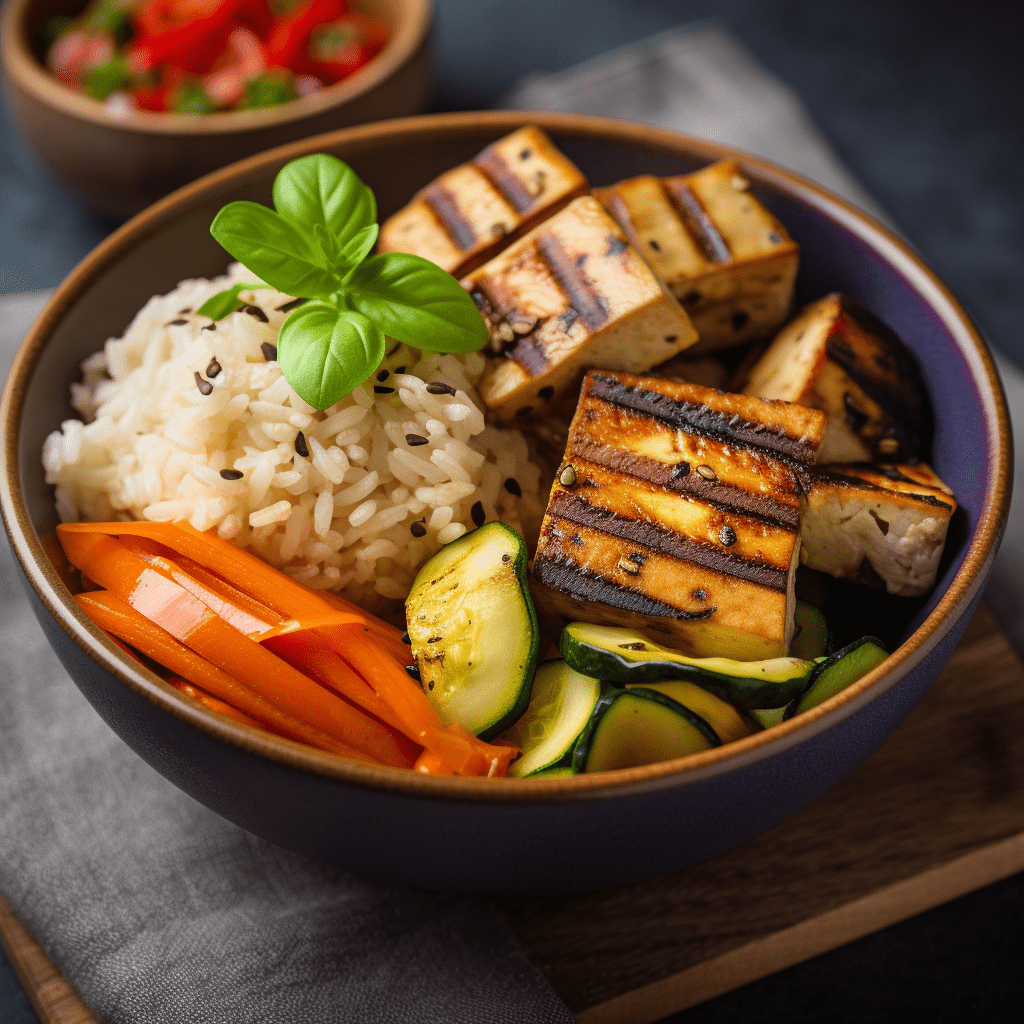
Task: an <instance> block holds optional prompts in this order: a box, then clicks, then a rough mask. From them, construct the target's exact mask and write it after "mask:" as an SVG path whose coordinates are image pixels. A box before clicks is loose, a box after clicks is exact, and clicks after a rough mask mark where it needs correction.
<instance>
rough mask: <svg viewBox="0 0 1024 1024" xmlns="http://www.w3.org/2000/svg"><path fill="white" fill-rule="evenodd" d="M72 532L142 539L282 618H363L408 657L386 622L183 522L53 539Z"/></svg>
mask: <svg viewBox="0 0 1024 1024" xmlns="http://www.w3.org/2000/svg"><path fill="white" fill-rule="evenodd" d="M72 533H105V534H109V535H111V536H119V537H146V538H148V539H149V540H153V541H156V542H157V543H159V544H162V545H163V546H164V547H166V548H169V549H170V550H171V551H173V552H175V553H176V554H178V555H183V556H184V557H185V558H189V559H191V560H192V561H194V562H197V563H199V564H200V565H203V566H205V567H206V568H208V569H209V570H210V571H211V572H214V573H216V574H217V575H218V576H220V577H222V578H223V579H224V580H226V581H227V582H228V583H230V584H231V585H232V586H234V587H237V588H238V589H239V590H242V591H244V592H245V593H246V594H248V595H249V596H250V597H252V598H253V599H255V600H256V601H258V602H260V603H261V604H263V605H266V606H267V607H269V608H271V609H273V610H274V611H275V612H277V613H278V614H279V615H281V616H283V617H285V618H292V619H301V617H302V616H303V615H305V614H317V613H322V612H324V611H325V608H324V606H325V605H327V606H329V607H333V608H335V609H337V610H338V611H346V612H351V613H352V614H353V615H358V616H360V617H362V618H363V619H365V621H366V625H367V626H369V629H370V635H371V636H373V638H374V639H375V640H377V641H378V642H379V643H381V645H382V646H383V647H384V648H385V649H386V650H388V651H389V652H390V653H391V654H392V656H393V657H395V658H396V659H397V660H398V661H399V662H400V663H402V664H405V662H404V660H403V659H407V658H408V657H409V651H408V649H407V648H406V647H405V645H404V644H403V643H402V639H401V636H402V633H401V630H399V629H398V628H396V627H395V626H392V625H391V623H389V622H385V621H384V620H383V619H379V618H377V617H376V616H375V615H371V614H370V613H369V612H364V611H363V610H362V609H361V608H359V607H358V606H357V605H355V604H353V603H352V602H351V601H348V600H346V599H345V598H343V597H341V596H340V595H338V594H330V595H328V594H326V593H318V592H316V591H314V590H310V589H309V588H308V587H305V586H303V585H302V584H301V583H296V582H295V580H293V579H291V578H289V577H288V576H286V575H285V574H284V573H283V572H280V571H279V570H278V569H275V568H274V567H273V566H270V565H267V564H266V562H264V561H262V560H261V559H260V558H257V557H256V555H254V554H252V553H250V552H248V551H246V550H244V549H243V548H239V547H236V546H235V545H234V544H232V543H231V542H230V541H227V540H223V539H222V538H220V537H218V536H217V534H215V533H200V532H199V531H198V530H196V529H195V528H194V527H192V526H190V525H189V524H188V523H137V522H131V523H63V524H61V525H60V526H58V527H57V536H58V537H59V538H60V539H61V542H62V543H63V540H64V537H65V536H67V535H68V534H72ZM186 571H187V570H186Z"/></svg>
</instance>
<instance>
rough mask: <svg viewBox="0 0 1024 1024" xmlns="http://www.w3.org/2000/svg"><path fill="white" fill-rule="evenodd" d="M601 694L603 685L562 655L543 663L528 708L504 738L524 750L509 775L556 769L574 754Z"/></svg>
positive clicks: (523, 776)
mask: <svg viewBox="0 0 1024 1024" xmlns="http://www.w3.org/2000/svg"><path fill="white" fill-rule="evenodd" d="M600 696H601V684H600V683H599V682H598V681H597V680H596V679H592V678H591V677H590V676H583V675H580V674H579V672H576V671H575V670H574V669H571V668H569V666H568V665H566V663H565V662H564V661H562V660H561V658H559V659H557V660H555V661H545V662H544V663H543V664H542V665H540V666H539V667H538V669H537V674H536V676H535V677H534V680H533V690H532V692H531V695H530V704H529V707H527V709H526V712H525V714H524V715H523V717H522V718H520V719H519V721H518V722H516V723H515V725H513V726H512V728H511V729H509V730H508V731H507V732H506V733H505V739H507V740H509V741H511V742H512V743H514V744H515V745H516V746H517V747H519V749H520V750H522V752H523V753H522V756H521V757H520V758H519V759H518V760H516V761H513V762H512V764H511V765H509V769H508V773H509V775H512V776H517V777H519V778H526V777H527V776H532V775H535V774H536V773H537V772H540V771H543V770H544V769H551V770H554V769H553V768H552V766H554V765H559V764H560V763H561V762H562V761H563V759H565V758H566V757H567V756H568V755H569V754H571V752H572V749H573V746H574V745H575V743H576V740H577V739H578V737H579V735H580V733H581V732H582V731H583V729H584V727H585V726H586V724H587V722H588V721H589V720H590V716H591V714H592V713H593V710H594V705H595V704H596V703H597V699H598V697H600ZM570 774H572V772H571V770H570ZM545 775H548V772H545Z"/></svg>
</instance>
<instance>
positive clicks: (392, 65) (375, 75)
mask: <svg viewBox="0 0 1024 1024" xmlns="http://www.w3.org/2000/svg"><path fill="white" fill-rule="evenodd" d="M403 3H404V12H403V17H402V18H401V19H400V21H399V23H398V24H397V25H396V26H395V27H394V31H393V32H392V35H391V38H390V39H389V40H388V42H387V44H386V45H385V46H384V48H383V49H382V50H381V52H380V53H378V54H377V56H376V57H374V58H373V60H371V61H369V62H368V63H367V64H366V65H365V66H364V67H362V68H360V69H359V70H358V71H356V72H354V73H353V74H351V75H349V77H348V78H346V79H344V80H343V81H341V82H337V83H335V84H334V85H329V86H326V87H325V88H324V89H321V90H320V91H318V92H316V93H313V94H312V95H310V96H302V97H300V98H299V99H296V100H292V101H291V102H289V103H282V104H280V105H279V106H276V107H267V108H265V109H263V110H238V111H223V112H221V113H216V114H175V113H160V112H158V111H150V110H133V111H129V112H127V113H124V114H116V115H115V114H112V113H110V112H109V111H108V110H106V109H105V108H104V106H103V104H102V103H99V102H97V101H96V100H94V99H91V98H90V97H88V96H83V95H81V94H79V93H77V92H75V91H74V90H73V89H69V88H67V87H66V86H64V85H61V84H60V82H58V81H57V80H56V79H55V78H54V77H53V75H51V74H50V73H49V72H48V71H47V70H46V69H45V68H44V67H43V66H42V65H41V64H40V63H39V61H38V60H37V59H36V56H35V54H34V53H33V52H32V48H31V46H30V44H29V40H28V32H27V26H26V21H27V17H28V14H29V12H30V10H31V8H32V5H33V0H8V2H7V3H6V4H4V6H3V8H2V10H0V63H2V66H3V68H4V71H5V72H6V75H7V77H8V78H9V79H10V81H11V82H12V83H14V84H15V85H17V86H18V87H19V88H21V89H22V90H23V91H24V92H26V93H28V94H29V95H30V96H32V97H33V98H34V99H35V100H36V101H37V102H39V103H41V104H43V105H44V106H47V107H50V108H52V109H55V110H59V111H61V112H62V113H64V114H66V115H69V116H72V117H75V118H77V119H78V120H80V121H87V122H91V123H92V124H95V125H98V126H102V127H103V128H107V129H110V130H112V131H117V130H121V131H130V132H135V133H138V134H142V135H171V136H179V135H184V136H189V135H204V136H205V135H230V134H237V133H241V132H248V131H256V130H260V129H265V128H272V127H275V126H277V125H282V124H288V123H290V122H294V121H302V120H304V119H305V118H310V117H315V116H317V115H318V114H323V113H324V112H326V111H329V110H334V109H336V108H337V107H340V106H342V105H344V104H345V103H348V102H350V101H351V100H354V99H356V98H357V97H359V96H362V95H363V94H365V93H367V92H369V91H370V90H371V89H374V88H375V87H376V86H378V85H380V84H381V83H382V82H384V81H386V80H387V79H388V78H390V77H391V76H392V75H394V74H395V73H396V72H397V71H398V70H399V69H400V68H401V67H402V66H403V65H405V64H406V63H408V61H409V60H410V59H411V58H412V56H413V55H414V54H415V53H416V51H417V50H418V49H419V48H420V47H421V46H422V45H423V43H424V42H425V40H426V38H427V35H428V33H429V31H430V27H431V24H432V23H433V19H434V0H403Z"/></svg>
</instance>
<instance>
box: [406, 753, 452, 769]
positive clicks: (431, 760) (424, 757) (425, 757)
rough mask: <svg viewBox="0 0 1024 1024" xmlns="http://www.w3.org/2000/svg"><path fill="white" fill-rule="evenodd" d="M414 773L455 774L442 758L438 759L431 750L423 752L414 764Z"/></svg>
mask: <svg viewBox="0 0 1024 1024" xmlns="http://www.w3.org/2000/svg"><path fill="white" fill-rule="evenodd" d="M412 770H413V771H414V772H419V773H420V774H421V775H454V774H455V772H454V771H453V770H452V768H451V765H449V764H448V763H447V762H446V761H445V760H444V759H443V758H440V757H438V756H437V754H435V753H434V752H433V751H432V750H424V751H423V753H422V754H420V756H419V757H418V758H416V763H415V764H414V765H413V766H412Z"/></svg>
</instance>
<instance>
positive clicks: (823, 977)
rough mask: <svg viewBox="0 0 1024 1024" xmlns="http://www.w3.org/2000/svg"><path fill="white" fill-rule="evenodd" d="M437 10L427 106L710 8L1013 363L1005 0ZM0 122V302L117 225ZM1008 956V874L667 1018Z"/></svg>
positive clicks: (907, 1015) (862, 994) (969, 997)
mask: <svg viewBox="0 0 1024 1024" xmlns="http://www.w3.org/2000/svg"><path fill="white" fill-rule="evenodd" d="M437 6H438V26H437V28H438V31H437V48H438V83H437V89H436V93H435V96H434V101H433V106H434V108H435V109H439V110H454V109H472V108H481V107H487V106H491V105H493V104H495V103H496V102H498V100H499V99H500V97H502V96H503V95H504V94H505V93H507V92H508V91H509V90H510V89H511V87H512V86H513V85H514V84H515V82H516V81H517V80H519V79H520V78H521V77H522V76H523V75H526V74H529V73H532V72H538V71H539V72H552V71H557V70H560V69H562V68H565V67H569V66H571V65H573V64H576V63H578V62H579V61H581V60H585V59H587V58H589V57H592V56H595V55H598V54H600V53H603V52H605V51H607V50H609V49H611V48H613V47H616V46H621V45H624V44H627V43H630V42H632V41H634V40H637V39H641V38H643V37H645V36H648V35H651V34H652V33H655V32H658V31H662V30H664V29H668V28H671V27H673V26H676V25H678V24H680V23H683V22H688V21H694V20H697V19H702V18H709V17H711V18H714V19H716V20H717V21H718V22H720V23H722V24H724V25H725V26H727V27H728V28H729V29H730V30H731V31H732V32H733V33H734V34H735V35H736V36H737V37H739V39H740V40H741V41H742V42H743V43H744V44H745V45H746V46H747V47H748V48H749V49H750V50H751V51H752V52H753V54H754V55H755V56H756V57H757V58H758V59H759V60H760V61H761V62H762V63H763V64H764V65H765V66H767V67H768V68H769V69H770V70H771V71H772V72H774V73H775V74H776V75H777V76H778V77H779V78H780V79H782V80H783V81H784V82H785V83H787V84H788V85H789V86H790V87H791V88H792V89H793V90H794V91H795V92H796V94H797V95H798V96H799V97H800V99H801V100H802V101H803V102H804V104H805V105H806V106H807V108H808V109H809V111H810V113H811V115H812V116H813V118H814V119H815V120H816V122H817V124H818V126H819V127H820V128H821V129H822V131H823V132H824V134H825V135H826V136H827V137H828V139H829V141H830V142H831V143H832V145H833V146H834V147H835V149H836V150H837V152H838V153H839V155H840V156H841V158H842V159H843V161H844V162H845V163H846V165H847V166H848V167H849V168H850V169H851V170H852V171H853V173H854V174H855V175H856V176H857V177H858V178H859V179H860V181H861V182H862V183H863V184H864V185H865V186H866V187H867V189H868V191H869V192H870V193H871V194H873V195H874V196H875V197H876V198H877V199H878V200H879V202H880V203H881V205H882V206H883V207H884V208H886V209H887V210H888V211H889V213H890V214H891V215H892V217H893V219H894V220H895V221H896V223H898V224H899V225H900V227H901V228H902V230H903V231H904V232H905V233H906V235H907V236H908V237H909V238H910V240H911V241H912V242H913V244H914V245H915V246H916V247H917V248H918V249H919V250H920V252H921V253H922V254H923V255H924V257H925V258H926V259H927V260H928V262H929V263H930V264H931V265H932V266H933V267H934V268H935V269H936V270H937V271H938V273H939V274H940V275H941V276H942V277H943V278H944V279H945V281H946V282H947V283H948V284H949V285H950V287H951V288H952V290H953V291H954V293H955V294H956V295H957V296H958V297H959V298H960V299H961V301H962V302H963V303H964V304H965V306H966V307H967V308H968V310H969V311H970V312H971V313H972V315H973V316H974V317H975V319H976V320H977V321H978V323H979V324H980V326H981V328H982V329H983V331H985V333H986V334H987V336H988V337H989V339H990V341H991V342H992V343H993V344H994V346H995V347H996V348H998V349H999V350H1001V351H1002V352H1003V353H1004V354H1005V355H1007V356H1009V357H1010V358H1011V359H1013V360H1014V361H1015V362H1016V363H1017V364H1018V365H1024V332H1022V331H1021V329H1020V325H1021V323H1022V322H1024V287H1022V283H1024V204H1022V201H1021V196H1024V102H1022V95H1024V89H1022V85H1024V82H1022V78H1021V73H1020V70H1019V68H1020V57H1019V43H1020V39H1021V31H1020V30H1021V28H1022V27H1024V14H1022V6H1021V5H1020V3H1019V2H1018V0H975V2H974V3H972V4H963V3H961V2H956V0H931V2H925V0H902V2H901V0H857V2H856V3H848V2H844V0H817V2H808V0H588V2H586V3H582V2H575V3H574V2H571V0H517V2H515V3H507V2H499V0H438V4H437ZM0 118H2V120H0V294H3V293H10V292H18V291H28V290H33V289H40V288H48V287H51V286H53V285H55V284H57V283H58V282H59V281H60V280H61V279H62V278H63V276H64V275H65V274H66V273H67V272H68V271H69V270H70V269H71V268H72V267H73V266H74V265H75V263H76V262H77V261H78V260H79V259H81V257H82V256H84V255H85V254H86V253H87V252H88V251H89V250H90V249H91V248H92V247H93V246H94V245H95V244H96V243H97V242H99V241H100V240H101V239H102V238H103V237H104V236H105V235H106V234H108V233H109V231H110V230H111V229H112V228H113V227H114V226H116V225H115V224H114V223H113V222H111V221H109V220H105V219H103V218H100V217H97V216H96V215H94V214H91V213H89V212H88V211H86V210H84V209H83V208H82V207H81V206H80V205H79V204H78V202H77V201H76V200H75V199H74V198H73V197H71V196H70V195H68V194H67V193H66V192H65V191H64V190H63V189H62V188H61V186H60V185H59V184H58V183H57V182H56V181H55V180H54V179H53V178H52V177H51V176H50V175H49V174H48V173H47V172H46V171H45V170H43V169H42V168H41V167H40V166H39V164H38V163H37V162H36V161H35V160H34V158H33V157H32V156H31V155H30V154H29V153H28V152H27V151H26V150H25V149H24V147H23V146H22V145H21V144H20V142H19V141H18V139H17V138H16V136H15V135H14V133H13V130H12V129H11V127H10V124H9V120H8V119H7V118H6V114H0ZM1022 963H1024V879H1022V878H1021V877H1020V876H1018V877H1016V878H1011V879H1008V880H1006V881H1004V882H1001V883H998V884H997V885H994V886H990V887H988V888H986V889H984V890H982V891H980V892H978V893H974V894H972V895H969V896H965V897H963V898H961V899H959V900H957V901H955V902H953V903H951V904H948V905H946V906H944V907H940V908H938V909H936V910H933V911H930V912H929V913H927V914H924V915H921V916H919V917H917V918H914V919H912V920H910V921H906V922H903V923H902V924H899V925H896V926H894V927H892V928H888V929H886V930H884V931H882V932H880V933H877V934H875V935H872V936H869V937H867V938H865V939H861V940H859V941H858V942H855V943H853V944H851V945H849V946H846V947H843V948H842V949H839V950H836V951H834V952H832V953H828V954H825V955H823V956H820V957H817V958H815V959H814V960H811V961H809V962H807V963H805V964H801V965H798V966H796V967H793V968H790V969H788V970H786V971H784V972H781V973H780V974H777V975H775V976H773V977H771V978H767V979H765V980H763V981H760V982H756V983H754V984H751V985H748V986H745V987H744V988H742V989H740V990H738V991H736V992H733V993H729V994H727V995H725V996H721V997H719V998H718V999H715V1000H712V1001H710V1002H708V1003H705V1004H703V1005H702V1006H699V1007H695V1008H694V1009H691V1010H688V1011H686V1012H685V1013H682V1014H679V1015H677V1016H676V1017H673V1018H671V1020H672V1021H673V1022H675V1024H684V1022H685V1024H698V1022H709V1024H710V1022H724V1021H732V1020H762V1021H772V1022H779V1024H782V1022H791V1021H792V1022H796V1021H804V1020H820V1019H828V1020H832V1021H851V1022H852V1021H857V1022H863V1021H888V1020H892V1019H906V1020H917V1019H926V1018H927V1019H929V1020H931V1021H935V1022H942V1021H954V1020H956V1021H962V1020H986V1021H1002V1020H1011V1019H1013V1020H1017V1019H1018V1016H1017V1014H1018V1012H1019V997H1020V995H1021V994H1022V993H1024V971H1022V969H1021V964H1022ZM1014 997H1018V998H1017V999H1015V998H1014ZM1013 1005H1017V1006H1018V1010H1017V1011H1013V1010H1012V1006H1013ZM1008 1007H1009V1008H1008ZM1011 1014H1012V1016H1011ZM28 1022H35V1017H34V1015H33V1014H32V1011H31V1009H30V1008H29V1006H28V1003H27V1001H26V1000H25V998H24V995H23V993H22V992H21V990H20V988H19V987H18V985H17V982H16V981H15V980H14V978H13V976H12V975H11V973H10V970H9V968H8V965H7V964H6V962H5V961H3V960H2V958H0V1024H28Z"/></svg>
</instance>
